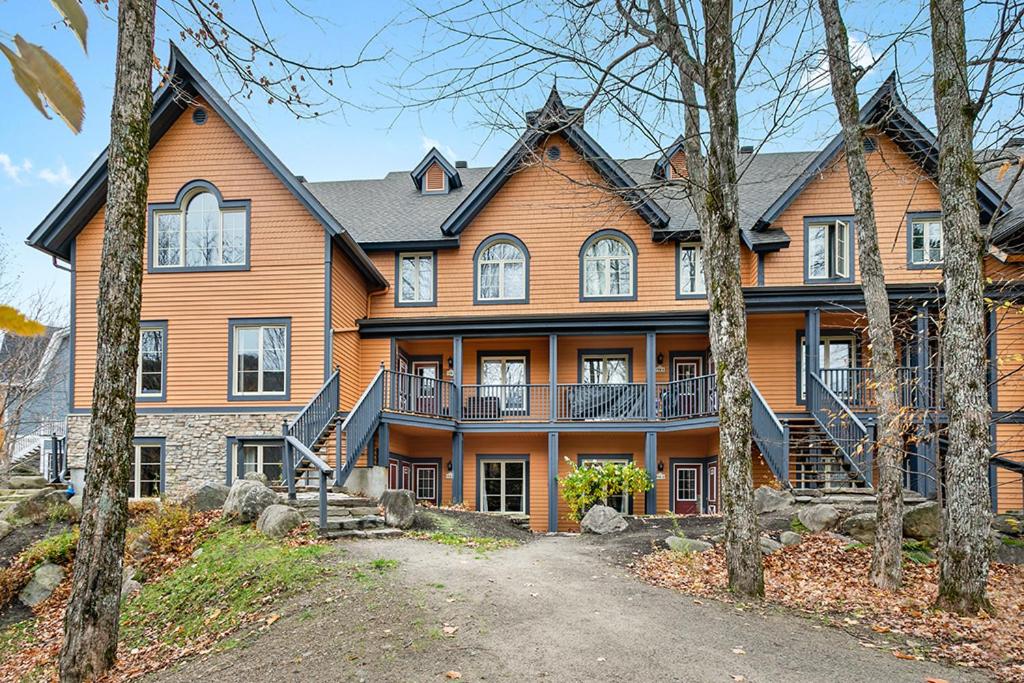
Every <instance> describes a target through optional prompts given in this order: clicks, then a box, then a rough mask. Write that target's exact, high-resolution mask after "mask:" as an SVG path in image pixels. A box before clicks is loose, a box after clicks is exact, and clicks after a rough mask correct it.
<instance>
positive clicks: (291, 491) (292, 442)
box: [284, 434, 334, 531]
mask: <svg viewBox="0 0 1024 683" xmlns="http://www.w3.org/2000/svg"><path fill="white" fill-rule="evenodd" d="M284 442H285V447H284V470H285V481H286V482H287V483H288V500H295V497H296V496H295V470H296V469H297V468H298V466H299V465H301V464H302V463H303V462H308V463H309V464H310V465H312V466H313V467H314V468H315V469H316V470H317V473H318V474H319V477H318V478H319V504H320V520H319V521H320V530H321V531H326V530H327V486H328V485H327V481H328V479H329V478H330V477H331V475H332V474H334V470H333V468H332V467H331V466H330V465H328V464H327V463H326V462H324V460H323V459H322V458H320V457H319V456H318V455H317V454H316V453H314V452H313V451H311V450H310V449H309V448H308V447H307V446H306V444H304V443H302V441H300V440H299V439H297V438H296V437H294V436H292V435H291V434H287V435H285V437H284ZM295 453H297V454H298V457H295V455H294V454H295Z"/></svg>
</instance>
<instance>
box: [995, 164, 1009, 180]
mask: <svg viewBox="0 0 1024 683" xmlns="http://www.w3.org/2000/svg"><path fill="white" fill-rule="evenodd" d="M1009 170H1010V162H1009V161H1004V162H1003V165H1002V166H1000V167H999V173H997V174H996V180H1002V179H1003V178H1004V177H1005V176H1006V172H1007V171H1009Z"/></svg>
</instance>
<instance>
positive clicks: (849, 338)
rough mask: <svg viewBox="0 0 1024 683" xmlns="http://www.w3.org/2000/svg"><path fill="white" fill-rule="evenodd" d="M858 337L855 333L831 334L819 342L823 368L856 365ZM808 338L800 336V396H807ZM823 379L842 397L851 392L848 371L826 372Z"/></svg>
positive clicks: (843, 367) (819, 356) (846, 367)
mask: <svg viewBox="0 0 1024 683" xmlns="http://www.w3.org/2000/svg"><path fill="white" fill-rule="evenodd" d="M856 349H857V338H856V337H855V336H853V335H830V336H826V337H822V338H821V341H820V342H819V343H818V359H819V363H820V364H821V368H822V369H823V370H840V369H848V368H852V367H853V366H854V361H855V358H854V356H855V353H856ZM806 368H807V338H806V337H801V338H800V398H801V400H802V399H804V398H805V397H806V396H807V372H806ZM823 380H824V381H825V382H826V384H828V386H829V389H831V390H832V391H834V392H836V394H838V395H839V396H840V397H842V396H844V395H846V394H848V393H849V390H850V383H849V375H848V374H847V373H825V377H823Z"/></svg>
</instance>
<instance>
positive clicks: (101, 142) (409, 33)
mask: <svg viewBox="0 0 1024 683" xmlns="http://www.w3.org/2000/svg"><path fill="white" fill-rule="evenodd" d="M275 4H276V6H277V8H278V11H277V12H275V11H273V7H274V6H275ZM111 5H112V6H111V9H110V11H109V13H104V12H103V11H101V10H100V9H99V7H98V6H97V5H96V4H94V3H93V2H92V1H91V0H89V1H87V2H86V3H85V6H86V11H87V13H88V16H89V19H90V27H89V53H88V55H83V53H82V51H81V48H80V47H79V46H78V44H77V41H76V39H75V38H74V36H73V35H72V33H71V32H70V31H68V30H66V29H65V28H63V27H61V26H55V19H56V14H55V12H54V10H53V8H52V7H51V6H50V5H49V3H45V2H39V0H9V1H8V2H4V3H0V27H2V29H3V31H0V38H2V39H4V40H7V39H8V38H9V35H10V34H13V33H16V32H17V33H21V34H22V35H23V36H24V37H25V38H26V39H27V40H29V41H32V42H38V43H41V44H43V45H44V46H45V47H46V48H47V49H48V50H50V51H51V52H52V53H53V54H54V56H56V57H57V58H58V59H59V60H60V61H61V62H62V63H63V64H64V65H65V66H67V67H68V69H69V70H70V71H71V72H72V75H73V76H74V78H75V80H76V81H77V83H78V85H79V88H80V89H81V90H82V93H83V96H84V98H85V103H86V121H85V128H84V131H83V132H82V133H81V134H80V135H77V136H76V135H74V134H72V133H71V131H70V130H69V129H68V128H67V127H66V126H65V125H64V124H63V122H61V121H59V120H57V119H54V120H49V121H48V120H46V119H44V118H42V117H41V116H40V115H39V113H38V112H37V111H36V110H35V109H34V108H33V107H32V106H31V105H30V103H29V102H28V100H27V99H25V98H24V96H23V95H22V94H21V93H20V92H19V91H18V90H17V88H16V86H15V84H14V81H13V78H12V77H11V74H10V72H9V70H8V69H7V68H6V67H5V65H0V95H2V97H3V101H4V102H5V103H6V106H5V108H4V115H3V125H2V127H0V204H2V206H3V207H4V211H3V214H2V215H0V231H2V234H0V239H2V241H3V243H4V244H5V245H6V248H7V249H8V254H9V256H8V266H7V273H5V275H4V277H5V278H6V279H14V280H15V282H16V285H15V287H16V292H15V295H14V298H15V299H16V300H17V301H19V302H21V301H24V300H25V298H26V297H28V296H29V295H30V294H31V293H32V292H35V291H37V290H39V289H40V288H49V289H50V290H51V295H52V297H53V299H54V300H55V301H56V302H57V303H58V304H59V305H61V306H64V307H65V308H66V302H67V293H68V277H67V274H66V273H64V272H62V271H59V270H57V269H55V268H53V267H52V265H51V263H50V259H49V258H48V257H47V256H45V255H43V254H41V253H39V252H37V251H34V250H32V249H30V248H28V247H26V246H25V245H24V243H23V242H24V239H25V237H26V236H27V235H28V234H29V232H31V230H32V229H33V228H34V227H35V226H36V225H37V224H38V223H39V221H40V220H41V219H42V218H43V217H44V216H45V215H46V213H47V212H48V211H49V210H50V209H51V208H52V207H53V206H54V204H56V202H57V201H59V200H60V198H61V197H62V196H63V195H64V193H65V192H66V191H67V189H68V188H69V187H70V185H71V183H72V182H74V180H75V179H77V178H78V176H79V175H80V174H81V173H82V172H83V171H84V170H85V169H86V168H87V167H88V165H89V164H90V163H91V162H92V161H93V159H94V158H95V157H96V156H97V155H98V154H99V153H100V152H101V151H102V149H103V148H104V146H105V145H106V142H107V138H108V135H109V130H108V125H109V123H108V122H109V118H108V117H109V110H110V102H111V97H112V92H113V63H114V49H115V40H116V30H115V29H116V27H115V23H114V20H113V16H114V14H113V12H115V11H116V9H115V6H114V3H111ZM160 5H161V6H162V5H164V2H163V0H161V2H160ZM260 5H261V7H263V6H266V7H268V10H267V14H266V16H265V17H264V19H265V20H266V22H267V24H268V25H269V26H270V27H271V33H272V35H273V36H274V37H275V39H278V40H279V41H280V43H279V44H280V45H282V46H283V49H284V50H285V51H288V50H290V51H291V52H292V53H293V54H299V55H307V54H308V55H309V56H310V57H311V58H312V59H314V60H319V61H321V62H331V61H345V60H349V59H351V58H352V56H353V55H354V53H355V51H356V50H357V49H358V48H359V47H360V46H362V45H364V44H365V43H366V42H367V40H368V39H369V38H370V37H371V36H372V35H373V34H374V33H375V32H377V31H378V30H381V29H383V30H382V31H381V33H380V34H379V36H378V37H377V39H376V41H375V43H374V44H373V47H371V52H372V53H377V54H379V53H380V52H383V51H384V50H388V51H390V56H389V58H388V59H386V60H383V61H381V62H379V63H374V64H370V65H366V66H363V67H360V69H359V70H358V71H357V72H356V73H354V74H352V75H351V77H350V80H349V81H348V82H347V83H339V84H338V86H337V88H336V92H337V93H338V94H339V95H340V96H343V97H346V98H350V99H352V100H354V101H355V102H356V103H357V104H358V105H359V106H358V107H350V108H347V109H346V110H345V111H343V112H338V113H334V114H331V115H329V116H327V117H324V118H321V119H319V120H315V121H314V120H301V121H300V120H296V119H295V118H294V116H292V115H290V114H288V113H287V112H286V111H284V110H283V109H282V108H281V107H280V106H279V105H274V106H268V105H267V104H266V103H265V100H264V101H258V98H254V99H253V100H249V101H245V102H232V105H233V106H235V107H236V109H238V110H239V112H240V113H241V114H242V115H243V116H244V117H245V118H246V120H247V121H248V122H249V123H250V125H252V127H253V128H254V129H255V130H256V132H257V133H258V134H259V135H260V136H261V137H263V139H264V140H265V141H266V142H267V144H268V145H269V146H270V147H271V148H272V149H273V150H274V151H275V152H276V153H277V154H278V156H279V157H281V159H282V160H283V161H284V162H285V163H286V164H287V165H288V166H289V167H290V168H291V170H292V171H293V172H295V173H297V174H302V175H305V176H306V177H307V178H309V179H311V180H323V179H349V178H373V177H380V176H382V175H384V174H385V173H387V172H388V171H391V170H399V169H410V168H412V167H413V166H414V165H415V164H416V163H417V162H418V161H419V159H420V158H421V157H422V155H423V153H424V151H425V149H426V148H428V147H429V146H430V145H431V144H437V145H438V147H439V148H440V149H441V150H442V152H444V153H445V154H447V155H451V156H452V157H454V158H457V159H465V160H468V161H469V162H470V164H471V165H489V164H491V163H493V162H494V161H495V160H496V159H497V158H498V157H499V156H501V154H503V153H504V152H505V151H506V149H507V148H508V145H509V144H510V138H509V137H508V135H507V133H504V132H501V131H494V130H492V129H490V128H488V127H487V126H486V125H483V122H482V121H481V114H480V113H478V112H479V107H474V106H472V105H470V104H469V103H462V104H459V105H456V106H452V105H450V104H442V105H440V106H437V107H434V108H430V109H421V110H417V111H415V112H405V113H402V114H401V115H398V113H397V112H396V111H395V110H394V109H393V108H391V107H390V100H391V98H390V96H389V95H388V94H387V93H388V91H389V90H390V87H389V86H390V85H391V84H393V83H395V82H396V81H398V80H399V78H400V77H401V76H400V74H401V73H402V72H403V69H404V68H405V67H406V60H407V59H409V58H411V57H413V56H415V55H416V54H418V52H419V50H420V45H421V44H422V40H423V36H424V26H423V25H422V24H421V23H419V22H416V21H410V17H411V15H412V13H413V10H412V9H411V7H410V3H408V2H405V1H400V0H375V1H374V2H372V3H365V2H358V3H357V2H331V3H323V2H312V1H311V0H306V1H305V2H302V1H301V0H300V1H299V2H298V6H300V7H302V8H304V9H309V10H311V11H313V12H314V13H318V14H320V15H322V16H323V21H321V22H318V24H319V25H315V24H313V23H312V22H310V21H309V20H307V19H305V18H303V17H301V16H299V15H298V14H296V13H295V12H293V11H291V10H287V9H286V8H287V5H286V3H283V2H281V3H272V2H269V0H265V1H263V2H261V3H260ZM224 6H225V8H226V11H227V12H229V13H230V12H231V11H232V8H237V10H236V11H238V12H240V13H241V12H244V11H245V10H246V8H247V7H248V6H249V3H248V2H237V3H233V2H231V1H230V0H228V1H227V2H225V3H224ZM877 7H878V5H877V4H872V3H855V4H854V5H852V6H851V7H850V8H849V10H848V14H847V21H848V23H849V24H850V26H851V28H855V27H857V26H863V27H864V28H865V30H867V31H870V32H872V33H876V32H877V33H883V32H884V31H883V29H884V28H885V27H886V26H893V25H896V24H897V23H898V22H901V21H903V20H906V19H908V18H909V17H911V16H913V15H914V13H915V12H916V11H917V8H916V6H912V5H905V4H903V3H889V4H888V5H887V7H886V12H885V16H880V13H879V12H878V11H877ZM876 23H881V24H883V26H882V27H881V28H880V27H878V26H875V24H876ZM807 35H809V34H805V35H804V36H803V38H805V39H806V38H807ZM855 35H856V34H855ZM169 37H176V30H174V29H173V28H172V25H171V22H170V21H169V20H168V17H167V16H166V15H163V14H162V13H160V12H158V30H157V48H156V49H157V53H158V55H160V57H161V58H163V59H165V58H166V55H167V53H168V42H167V41H168V38H169ZM179 44H180V41H179ZM883 44H884V43H883ZM872 47H874V42H872ZM185 50H186V53H187V54H188V55H189V57H190V58H191V59H192V60H193V62H194V63H195V64H196V65H197V67H198V68H199V69H200V70H201V71H203V72H204V73H205V74H206V75H207V76H208V78H209V80H210V81H211V82H212V83H213V84H214V85H215V87H218V88H219V89H220V90H221V92H222V93H223V92H227V88H225V86H224V84H223V82H222V81H219V80H218V78H217V76H216V73H215V71H214V69H213V68H211V60H210V59H209V58H208V57H207V56H206V55H205V54H203V53H200V52H198V51H197V50H196V49H194V48H191V47H189V46H187V45H186V46H185ZM927 51H928V45H927V39H926V38H925V39H924V42H923V43H922V41H921V40H918V41H916V42H913V41H912V42H911V43H909V44H907V45H904V46H902V47H901V53H900V55H899V56H900V58H902V59H903V61H902V62H900V67H901V72H902V71H907V70H910V71H913V70H918V69H920V64H921V63H922V62H923V61H925V60H926V57H927ZM449 58H450V59H452V60H458V59H465V58H466V57H465V55H457V54H452V55H451V56H450V57H449ZM893 63H894V56H893V55H888V56H886V58H885V59H884V60H883V62H882V64H881V65H880V66H879V67H878V68H877V69H876V70H875V71H874V72H873V73H872V74H870V75H869V76H868V77H867V78H866V79H865V81H864V84H863V85H864V88H865V90H873V88H874V87H877V85H878V84H879V83H880V82H881V80H882V79H884V78H885V76H886V75H887V74H888V72H889V71H890V70H891V69H892V67H893ZM440 65H442V66H443V64H440ZM405 73H406V74H408V73H409V72H408V71H406V72H405ZM548 87H550V80H549V79H548V78H540V79H536V80H535V81H534V82H533V83H532V84H531V85H530V86H528V87H527V88H524V89H523V90H522V91H521V92H517V93H514V94H513V95H512V96H511V97H510V98H509V99H508V102H507V104H504V105H502V106H503V108H504V109H508V110H510V111H509V116H510V117H511V116H512V115H514V113H515V111H517V110H520V111H521V110H525V109H527V108H530V107H537V106H540V104H542V103H543V99H544V97H545V95H546V89H547V88H548ZM824 93H825V94H826V95H827V94H828V92H827V90H825V91H824ZM570 104H572V103H571V102H570ZM490 106H498V105H496V104H494V103H491V105H490ZM742 108H743V102H742V101H741V110H742ZM923 118H925V120H926V121H927V120H929V118H930V117H929V116H927V115H925V116H924V117H923ZM833 121H834V116H833V115H832V111H831V110H828V109H827V108H826V109H824V110H823V111H822V112H819V113H817V114H814V115H811V116H809V117H808V118H806V119H804V120H802V121H801V123H800V126H799V127H798V128H796V129H794V130H792V131H790V132H789V133H788V134H787V135H786V136H785V138H784V139H779V140H777V141H776V142H775V143H773V144H772V145H771V146H770V148H775V149H779V148H786V149H810V148H817V147H820V146H821V145H822V140H824V139H826V136H827V135H828V134H829V133H830V132H832V131H833ZM588 128H589V129H590V130H591V132H592V133H593V134H594V135H595V137H597V139H598V140H599V141H600V142H601V143H602V144H603V145H604V146H605V148H606V149H607V150H608V151H609V152H610V153H612V154H614V155H617V156H645V155H648V154H650V152H651V149H650V147H651V146H650V144H649V143H647V142H646V141H644V140H641V139H638V138H637V137H636V136H631V135H628V134H626V133H624V131H623V126H622V125H621V123H620V122H619V121H616V120H612V119H610V118H609V117H608V116H602V117H598V118H597V119H596V120H594V121H591V122H588ZM665 142H666V143H667V142H668V141H665Z"/></svg>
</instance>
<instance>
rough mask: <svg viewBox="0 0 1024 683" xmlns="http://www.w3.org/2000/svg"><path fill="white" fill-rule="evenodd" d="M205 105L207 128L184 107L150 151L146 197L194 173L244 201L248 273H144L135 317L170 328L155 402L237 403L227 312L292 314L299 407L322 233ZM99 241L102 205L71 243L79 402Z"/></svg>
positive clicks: (310, 369)
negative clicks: (162, 387)
mask: <svg viewBox="0 0 1024 683" xmlns="http://www.w3.org/2000/svg"><path fill="white" fill-rule="evenodd" d="M200 104H201V103H200ZM207 112H208V119H207V122H206V123H205V125H202V126H197V125H195V124H194V123H193V122H192V119H191V116H190V113H189V112H188V111H186V112H185V113H184V114H183V115H182V116H181V117H180V118H179V119H178V121H177V122H176V123H175V124H174V125H173V126H171V128H170V130H168V131H167V133H166V134H165V135H164V137H163V138H162V139H161V140H160V142H159V143H158V144H157V145H156V147H154V148H153V150H152V152H151V153H150V168H149V176H150V183H149V194H148V201H149V202H171V201H173V200H174V198H175V195H176V194H177V193H178V191H179V190H180V189H181V187H182V186H183V185H185V184H186V183H188V182H189V181H191V180H195V179H197V178H202V179H205V180H208V181H210V182H211V183H213V184H214V185H216V186H217V188H218V189H219V190H220V192H221V193H222V195H223V197H224V198H225V199H250V200H251V201H252V212H251V218H250V226H249V230H250V260H251V270H249V271H243V272H237V271H236V272H208V273H204V272H192V273H159V274H150V273H146V274H145V275H144V276H143V281H142V314H141V319H142V320H167V327H168V331H167V401H166V402H165V403H157V404H153V405H156V406H166V407H209V406H229V405H240V404H238V403H229V402H228V401H227V383H228V319H229V318H266V317H288V318H291V324H292V327H291V330H292V338H291V377H290V385H291V400H290V401H289V402H287V403H288V404H291V405H296V406H300V405H302V404H303V403H305V402H306V401H308V400H309V399H310V398H311V397H312V396H313V394H314V392H315V391H316V390H317V389H318V388H319V387H320V385H321V384H322V383H323V379H324V282H325V277H324V275H325V273H324V230H323V227H322V226H321V225H320V224H319V223H318V222H317V221H316V220H314V218H313V217H312V216H311V215H310V214H309V213H308V211H307V210H306V209H305V208H304V207H303V206H302V205H301V204H300V203H299V202H298V200H296V199H295V198H294V196H293V195H292V194H291V193H290V192H289V191H288V190H287V189H286V188H285V187H284V186H283V185H282V184H281V183H280V181H278V179H277V178H276V177H275V176H274V175H273V174H272V173H271V171H270V170H269V169H267V167H266V166H265V165H264V164H263V162H262V161H260V159H259V158H258V157H256V155H255V154H253V153H252V152H251V151H250V150H249V148H248V147H247V146H246V145H245V143H244V142H243V141H242V140H241V139H240V138H238V137H237V136H236V135H235V134H234V133H233V132H232V131H231V130H230V128H229V127H228V126H227V124H226V123H225V122H224V121H223V120H222V119H220V118H219V117H218V116H217V115H216V114H215V113H214V112H213V111H212V110H211V109H209V108H208V109H207ZM102 242H103V211H102V210H101V211H100V212H98V213H97V215H96V216H95V217H94V218H93V219H92V220H91V221H90V222H89V224H88V225H87V226H86V228H85V229H84V230H83V231H82V232H81V233H80V234H79V236H78V237H77V238H76V243H75V248H76V260H75V269H76V290H75V310H76V319H75V353H74V363H75V367H74V378H75V386H74V399H73V403H74V406H75V407H76V408H88V407H89V405H90V403H91V400H92V384H93V377H94V370H95V363H96V300H97V286H98V279H99V269H100V252H101V248H102ZM282 403H284V402H282V401H268V402H267V404H268V405H281V404H282ZM245 405H246V406H247V407H252V406H253V405H261V403H260V402H253V401H246V402H245Z"/></svg>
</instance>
